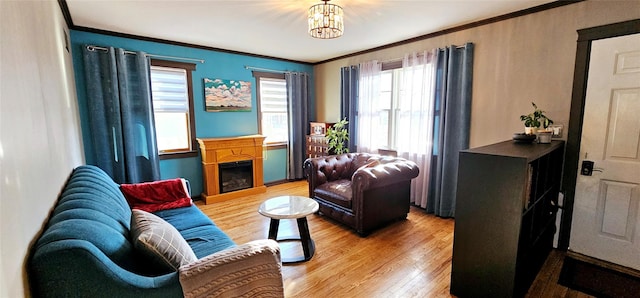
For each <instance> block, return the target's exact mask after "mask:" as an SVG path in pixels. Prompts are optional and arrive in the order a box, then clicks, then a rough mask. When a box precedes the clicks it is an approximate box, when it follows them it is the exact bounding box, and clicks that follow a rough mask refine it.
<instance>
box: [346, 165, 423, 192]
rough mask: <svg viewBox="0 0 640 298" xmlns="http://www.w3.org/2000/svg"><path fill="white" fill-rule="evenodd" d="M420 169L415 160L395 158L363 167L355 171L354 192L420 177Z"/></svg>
mask: <svg viewBox="0 0 640 298" xmlns="http://www.w3.org/2000/svg"><path fill="white" fill-rule="evenodd" d="M419 173H420V170H419V168H418V165H416V163H415V162H413V161H410V160H398V159H395V160H393V161H390V162H384V163H380V164H378V165H376V166H372V167H362V168H359V169H358V170H356V171H355V172H354V173H353V177H352V179H351V187H352V189H353V193H354V194H356V193H362V192H363V191H365V190H368V189H371V188H379V187H384V186H387V185H391V184H394V183H397V182H400V181H406V180H411V179H413V178H415V177H418V174H419Z"/></svg>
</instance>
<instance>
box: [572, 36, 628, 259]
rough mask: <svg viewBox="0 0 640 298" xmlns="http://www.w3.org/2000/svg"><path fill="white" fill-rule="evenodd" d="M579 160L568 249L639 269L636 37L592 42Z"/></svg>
mask: <svg viewBox="0 0 640 298" xmlns="http://www.w3.org/2000/svg"><path fill="white" fill-rule="evenodd" d="M580 158H581V160H589V161H593V162H594V169H593V173H592V175H591V176H584V175H582V174H581V173H580V171H578V176H577V179H576V180H577V181H576V190H575V198H574V209H573V222H572V230H571V237H570V241H569V249H570V250H572V251H575V252H578V253H581V254H584V255H587V256H591V257H594V258H598V259H601V260H605V261H609V262H613V263H616V264H619V265H622V266H627V267H630V268H634V269H638V270H640V218H639V217H640V209H639V208H640V203H639V202H640V187H639V185H640V34H634V35H627V36H622V37H615V38H608V39H602V40H597V41H594V42H593V43H592V47H591V60H590V63H589V77H588V82H587V91H586V98H585V106H584V121H583V126H582V138H581V143H580ZM580 164H581V163H580Z"/></svg>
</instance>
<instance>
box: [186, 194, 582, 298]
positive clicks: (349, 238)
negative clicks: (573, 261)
mask: <svg viewBox="0 0 640 298" xmlns="http://www.w3.org/2000/svg"><path fill="white" fill-rule="evenodd" d="M280 195H300V196H307V195H308V188H307V182H306V181H297V182H291V183H284V184H280V185H275V186H271V187H268V188H267V192H266V193H264V194H259V195H253V196H247V197H243V198H238V199H234V200H231V201H226V202H221V203H214V204H209V205H204V204H203V202H202V201H197V202H196V204H197V205H198V207H199V208H200V209H201V210H202V211H203V212H205V213H206V214H207V215H208V216H209V217H210V218H211V219H212V220H213V221H214V222H215V223H216V224H217V225H218V226H219V227H220V228H222V230H224V231H225V232H226V233H227V234H228V235H229V236H230V237H231V238H232V239H233V240H234V241H235V242H236V243H244V242H248V241H251V240H256V239H265V238H267V234H268V230H269V219H268V218H266V217H263V216H262V215H260V214H258V212H257V210H258V206H260V203H262V202H263V201H264V200H266V199H268V198H272V197H276V196H280ZM307 220H308V223H309V230H310V233H311V237H312V238H313V239H314V241H315V244H316V253H315V255H314V256H313V258H312V259H311V260H310V261H308V262H306V263H301V264H297V265H285V266H283V278H284V288H285V295H286V297H324V298H334V297H335V298H337V297H452V295H450V294H449V283H450V274H451V255H452V247H453V226H454V220H453V219H442V218H439V217H436V216H433V215H428V214H426V213H424V212H423V211H422V210H421V209H419V208H415V207H412V208H411V211H410V213H409V216H408V219H407V220H404V221H399V222H396V223H394V224H392V225H390V226H388V227H386V228H382V229H380V230H377V231H375V232H373V233H372V234H370V235H369V236H368V237H366V238H361V237H360V236H358V235H357V234H356V233H354V232H353V231H351V230H349V229H347V228H345V227H343V226H341V225H339V224H337V223H335V222H332V221H330V220H328V219H327V218H324V217H322V216H320V215H316V214H313V215H310V216H308V217H307ZM279 235H280V236H286V235H297V225H296V224H295V221H294V220H282V221H281V223H280V233H279ZM282 250H283V251H282V253H283V254H301V250H300V249H297V247H296V246H293V247H288V246H285V245H282ZM563 257H564V253H562V252H559V251H553V252H552V254H551V255H550V257H549V258H548V260H547V262H546V263H545V265H544V267H543V268H542V270H541V272H540V274H538V277H537V278H536V280H535V282H534V283H533V285H532V286H531V288H530V290H529V294H528V295H527V296H528V297H590V296H588V295H585V294H583V293H581V292H578V291H574V290H569V289H567V288H566V287H563V286H560V285H558V284H557V280H558V275H559V273H560V268H561V267H562V260H563Z"/></svg>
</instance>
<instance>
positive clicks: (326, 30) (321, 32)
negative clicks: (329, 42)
mask: <svg viewBox="0 0 640 298" xmlns="http://www.w3.org/2000/svg"><path fill="white" fill-rule="evenodd" d="M329 1H330V0H322V2H324V3H322V4H316V5H313V6H311V7H310V8H309V35H311V36H313V37H315V38H320V39H331V38H337V37H340V36H342V33H343V32H344V13H343V11H342V7H340V6H339V5H335V4H329V3H327V2H329Z"/></svg>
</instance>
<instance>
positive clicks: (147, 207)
mask: <svg viewBox="0 0 640 298" xmlns="http://www.w3.org/2000/svg"><path fill="white" fill-rule="evenodd" d="M120 190H121V191H122V193H123V194H124V197H125V198H126V199H127V202H129V206H130V207H131V209H140V210H144V211H147V212H156V211H159V210H165V209H173V208H180V207H187V206H191V197H189V193H188V192H187V187H186V184H185V182H184V181H183V180H182V179H180V178H176V179H169V180H162V181H153V182H145V183H136V184H120Z"/></svg>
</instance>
